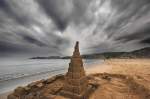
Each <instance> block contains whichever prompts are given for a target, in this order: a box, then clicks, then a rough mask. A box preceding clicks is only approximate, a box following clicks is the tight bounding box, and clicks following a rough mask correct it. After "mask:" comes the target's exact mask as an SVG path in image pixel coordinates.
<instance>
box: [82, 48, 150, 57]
mask: <svg viewBox="0 0 150 99" xmlns="http://www.w3.org/2000/svg"><path fill="white" fill-rule="evenodd" d="M82 57H83V58H87V59H94V58H101V59H107V58H150V47H147V48H143V49H139V50H135V51H131V52H105V53H97V54H89V55H82Z"/></svg>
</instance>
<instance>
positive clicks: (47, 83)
mask: <svg viewBox="0 0 150 99" xmlns="http://www.w3.org/2000/svg"><path fill="white" fill-rule="evenodd" d="M93 89H95V87H93V85H92V84H91V83H89V79H88V77H87V76H86V74H85V70H84V67H83V61H82V58H81V56H80V52H79V42H76V45H75V48H74V52H73V55H72V57H71V62H70V63H69V68H68V72H67V73H66V74H65V75H56V76H54V77H51V78H49V79H46V80H44V79H43V80H40V81H36V82H33V83H30V84H28V85H27V86H25V87H18V88H16V89H15V90H14V91H13V93H11V94H10V95H8V99H88V97H89V95H90V93H91V92H93Z"/></svg>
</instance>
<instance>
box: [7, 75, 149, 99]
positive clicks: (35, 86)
mask: <svg viewBox="0 0 150 99" xmlns="http://www.w3.org/2000/svg"><path fill="white" fill-rule="evenodd" d="M87 79H88V83H89V85H91V86H93V91H92V92H91V93H90V94H89V99H150V90H149V89H147V88H145V87H144V86H143V85H140V84H139V83H136V81H135V79H134V78H133V77H130V76H125V75H121V74H109V73H97V74H91V75H88V76H87ZM139 79H141V78H139ZM63 84H64V76H63V75H57V76H54V77H52V78H50V79H47V80H40V81H36V82H33V83H31V84H29V85H27V86H25V87H18V88H16V89H15V90H14V92H13V93H12V94H10V95H8V99H69V98H67V97H63V96H61V95H59V92H60V91H61V90H62V87H63Z"/></svg>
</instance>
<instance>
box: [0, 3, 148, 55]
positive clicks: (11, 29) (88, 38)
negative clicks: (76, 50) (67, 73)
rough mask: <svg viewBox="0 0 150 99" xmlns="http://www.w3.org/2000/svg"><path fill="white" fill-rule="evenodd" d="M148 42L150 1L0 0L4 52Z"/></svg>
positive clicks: (87, 49) (57, 51)
mask: <svg viewBox="0 0 150 99" xmlns="http://www.w3.org/2000/svg"><path fill="white" fill-rule="evenodd" d="M75 41H79V42H80V50H81V53H82V54H85V53H99V52H107V51H130V50H134V49H139V48H143V47H147V46H150V0H0V57H10V56H16V55H19V56H34V55H36V56H39V55H43V56H44V55H47V56H48V55H71V53H72V50H73V46H74V43H75Z"/></svg>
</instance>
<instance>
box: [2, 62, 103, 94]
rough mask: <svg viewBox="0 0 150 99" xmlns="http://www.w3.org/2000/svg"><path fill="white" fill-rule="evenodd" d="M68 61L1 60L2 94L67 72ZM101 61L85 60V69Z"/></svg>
mask: <svg viewBox="0 0 150 99" xmlns="http://www.w3.org/2000/svg"><path fill="white" fill-rule="evenodd" d="M69 61H70V60H68V59H50V60H46V59H45V60H40V59H37V60H30V59H11V60H8V59H7V60H6V59H5V60H0V93H4V92H8V91H11V90H13V89H14V88H16V87H17V86H23V85H26V84H28V83H30V82H32V81H35V80H40V79H46V78H48V77H50V76H53V75H56V74H64V73H65V72H66V71H67V68H68V66H69V65H68V63H69ZM101 62H102V61H100V60H93V59H91V60H84V66H85V69H86V68H89V67H90V65H91V64H99V63H101Z"/></svg>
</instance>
